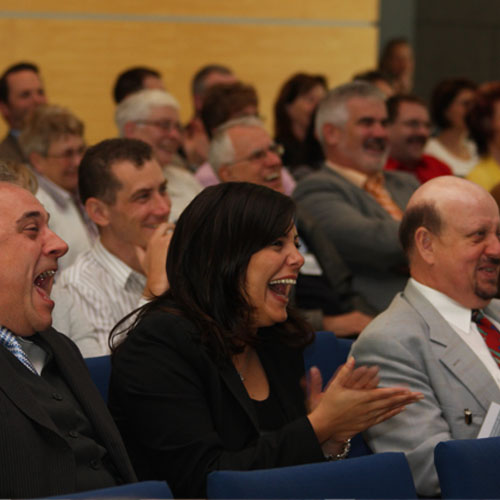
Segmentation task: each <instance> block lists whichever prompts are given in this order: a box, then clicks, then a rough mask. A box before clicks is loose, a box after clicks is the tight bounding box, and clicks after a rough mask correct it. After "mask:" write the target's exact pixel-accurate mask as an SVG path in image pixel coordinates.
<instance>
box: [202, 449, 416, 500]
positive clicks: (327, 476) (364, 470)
mask: <svg viewBox="0 0 500 500" xmlns="http://www.w3.org/2000/svg"><path fill="white" fill-rule="evenodd" d="M207 498H208V499H226V498H241V499H247V498H248V499H250V498H254V499H258V498H268V499H274V498H275V499H281V498H290V499H295V498H297V499H298V498H360V499H363V498H385V499H389V498H417V494H416V491H415V485H414V483H413V478H412V476H411V473H410V468H409V466H408V462H407V461H406V458H405V456H404V454H403V453H380V454H377V455H371V456H368V457H360V458H353V459H352V460H339V461H336V462H322V463H317V464H307V465H297V466H293V467H280V468H276V469H263V470H254V471H243V472H242V471H216V472H212V473H210V474H209V475H208V479H207Z"/></svg>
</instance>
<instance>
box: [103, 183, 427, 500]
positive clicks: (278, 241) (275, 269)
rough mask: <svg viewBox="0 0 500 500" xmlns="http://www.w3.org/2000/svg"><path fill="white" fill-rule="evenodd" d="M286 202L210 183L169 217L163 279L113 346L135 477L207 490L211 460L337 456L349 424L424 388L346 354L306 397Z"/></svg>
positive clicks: (385, 412)
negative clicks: (382, 378) (392, 383)
mask: <svg viewBox="0 0 500 500" xmlns="http://www.w3.org/2000/svg"><path fill="white" fill-rule="evenodd" d="M294 215H295V206H294V203H293V201H292V200H291V199H290V198H289V197H287V196H284V195H282V194H281V193H278V192H276V191H273V190H271V189H268V188H266V187H263V186H258V185H255V184H249V183H226V184H219V185H216V186H211V187H208V188H206V189H205V190H204V191H203V192H202V193H200V194H199V195H198V196H197V197H196V198H195V199H194V200H193V201H192V203H191V204H190V205H189V206H188V207H187V208H186V210H185V211H184V212H183V214H182V215H181V217H180V219H179V221H178V223H177V226H176V229H175V231H174V234H173V237H172V240H171V243H170V247H169V251H168V257H167V275H168V279H169V283H170V288H169V290H168V291H167V292H165V293H164V294H163V295H161V296H159V297H157V298H156V299H153V300H152V301H151V302H150V303H149V304H147V305H146V306H145V307H144V308H143V309H142V310H141V311H140V313H139V315H138V318H137V320H136V322H135V325H134V326H133V327H132V329H130V330H129V331H128V335H127V336H126V338H125V340H123V342H121V343H119V344H118V346H117V347H116V349H115V352H114V355H113V371H112V377H111V386H110V408H111V411H112V413H113V415H114V417H115V419H116V422H117V424H118V426H119V428H120V430H121V432H122V435H123V438H124V440H125V443H126V445H127V448H128V451H129V453H130V455H131V458H132V461H133V463H134V466H135V468H136V471H137V474H138V476H139V478H141V479H165V480H167V481H168V483H169V485H170V486H171V488H172V490H173V492H174V495H175V496H176V497H189V498H200V497H204V496H205V481H206V475H207V474H208V473H209V472H210V471H212V470H217V469H239V470H249V469H256V468H269V467H277V466H286V465H294V464H302V463H308V462H316V461H322V460H324V459H325V456H333V457H335V456H337V455H341V456H342V454H343V447H344V444H345V441H346V440H347V439H348V438H350V437H351V436H353V435H354V434H356V433H358V432H360V431H362V430H364V429H365V428H367V427H369V426H370V425H373V424H375V423H378V422H381V421H383V420H385V419H386V418H389V417H391V416H393V415H395V414H396V413H399V412H400V411H401V410H402V409H403V407H404V406H405V405H406V404H409V403H411V402H413V401H415V400H416V399H418V397H419V395H417V394H415V393H411V392H410V391H409V390H408V389H394V388H383V389H378V388H375V386H376V385H377V383H378V378H377V374H376V369H373V368H358V369H356V370H355V369H354V360H353V359H351V360H349V361H348V362H347V363H346V365H344V367H343V368H342V369H341V370H340V371H339V373H338V374H337V376H336V377H335V378H334V380H333V381H332V382H331V383H330V384H329V386H328V388H327V389H326V390H325V391H324V392H321V389H320V388H321V377H320V375H319V372H318V370H317V369H313V370H312V371H311V373H310V378H311V384H310V391H309V397H308V398H307V401H306V398H305V395H304V392H303V390H302V387H301V386H302V384H301V380H302V379H303V377H304V364H303V356H302V349H303V347H304V346H305V345H307V344H308V343H310V342H311V340H312V338H313V332H312V331H311V329H310V327H308V325H307V324H305V323H304V322H303V321H302V320H301V319H300V318H299V317H298V316H297V315H296V314H295V313H294V312H293V310H291V309H290V308H289V304H288V297H289V293H290V289H291V287H292V286H293V284H294V283H295V280H296V278H297V274H298V272H299V269H300V267H301V265H302V263H303V258H302V256H301V255H300V253H299V252H298V250H297V232H296V229H295V227H294V223H293V219H294ZM115 335H116V334H115ZM112 340H113V339H112Z"/></svg>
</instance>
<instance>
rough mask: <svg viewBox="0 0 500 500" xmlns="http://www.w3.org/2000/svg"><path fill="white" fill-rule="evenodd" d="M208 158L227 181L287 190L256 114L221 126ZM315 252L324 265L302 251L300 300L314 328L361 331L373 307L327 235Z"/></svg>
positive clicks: (273, 146)
mask: <svg viewBox="0 0 500 500" xmlns="http://www.w3.org/2000/svg"><path fill="white" fill-rule="evenodd" d="M209 158H210V160H211V162H212V165H213V166H214V168H216V169H218V171H219V172H220V178H221V179H222V180H223V181H233V182H253V183H255V184H260V185H262V186H267V187H270V188H271V189H274V190H276V191H279V192H281V193H282V192H284V187H283V183H282V182H281V173H282V171H283V169H282V166H281V160H280V157H279V155H278V151H277V148H276V144H274V143H273V141H272V140H271V137H270V136H269V134H268V133H267V131H266V130H265V128H264V126H263V124H262V122H261V121H260V120H258V119H257V118H250V117H246V118H239V119H235V120H232V121H229V122H227V123H226V124H225V125H223V126H221V127H220V128H219V129H218V131H217V132H216V133H215V136H214V138H213V140H212V142H211V145H210V152H209ZM269 178H272V180H271V181H269V180H268V179H269ZM317 250H318V260H319V261H320V262H321V265H320V264H319V262H318V260H317V259H316V257H315V256H314V255H312V254H311V253H310V252H308V251H307V249H305V248H304V249H303V250H302V253H303V256H304V258H305V263H306V264H305V265H304V266H303V267H302V269H301V271H300V273H299V276H298V278H297V290H296V294H295V299H296V302H297V304H298V306H299V307H300V308H301V310H302V311H303V312H305V313H306V315H307V319H308V320H309V321H310V322H311V323H312V324H313V326H314V328H315V329H317V330H321V329H324V330H330V331H333V332H335V334H336V335H338V336H350V335H357V334H358V333H360V332H361V330H362V329H363V328H364V327H365V326H366V325H367V324H368V323H369V321H370V320H371V319H372V316H371V314H373V312H374V311H373V310H371V309H370V308H369V307H368V305H367V304H366V302H365V301H364V300H363V299H362V298H361V297H360V296H359V295H358V294H356V293H354V292H353V291H352V290H351V275H350V273H349V270H348V269H347V267H346V266H345V264H344V263H343V261H342V259H341V258H340V256H339V255H338V252H337V250H336V249H335V247H333V245H332V244H331V243H329V242H328V240H326V239H325V240H324V241H323V244H322V245H321V246H319V247H318V249H317ZM323 270H324V271H323ZM367 313H368V314H367Z"/></svg>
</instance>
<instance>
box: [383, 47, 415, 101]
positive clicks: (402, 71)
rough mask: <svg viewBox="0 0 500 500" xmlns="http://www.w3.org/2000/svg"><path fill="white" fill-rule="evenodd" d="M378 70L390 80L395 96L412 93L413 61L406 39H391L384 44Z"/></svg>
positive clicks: (411, 51) (411, 50)
mask: <svg viewBox="0 0 500 500" xmlns="http://www.w3.org/2000/svg"><path fill="white" fill-rule="evenodd" d="M378 69H379V70H380V71H381V72H382V73H384V74H385V75H387V76H388V77H389V78H390V80H391V82H392V86H393V88H394V90H395V92H396V94H408V93H409V92H411V91H412V89H413V74H414V71H415V59H414V57H413V49H412V48H411V45H410V44H409V43H408V40H407V39H406V38H393V39H392V40H389V41H388V42H387V43H386V44H385V46H384V48H383V50H382V54H381V55H380V61H379V67H378Z"/></svg>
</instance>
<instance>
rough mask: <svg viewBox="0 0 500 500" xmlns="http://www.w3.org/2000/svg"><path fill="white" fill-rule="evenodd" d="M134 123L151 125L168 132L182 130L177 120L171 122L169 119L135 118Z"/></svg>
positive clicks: (180, 132)
mask: <svg viewBox="0 0 500 500" xmlns="http://www.w3.org/2000/svg"><path fill="white" fill-rule="evenodd" d="M135 123H137V124H139V125H151V126H152V127H157V128H159V129H161V130H163V131H164V132H170V131H172V130H174V129H175V130H177V132H179V134H182V133H183V132H184V127H183V126H182V125H181V124H180V123H179V122H173V121H171V120H135Z"/></svg>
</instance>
